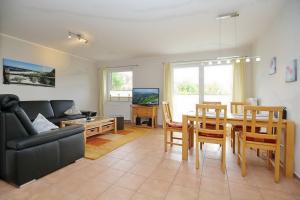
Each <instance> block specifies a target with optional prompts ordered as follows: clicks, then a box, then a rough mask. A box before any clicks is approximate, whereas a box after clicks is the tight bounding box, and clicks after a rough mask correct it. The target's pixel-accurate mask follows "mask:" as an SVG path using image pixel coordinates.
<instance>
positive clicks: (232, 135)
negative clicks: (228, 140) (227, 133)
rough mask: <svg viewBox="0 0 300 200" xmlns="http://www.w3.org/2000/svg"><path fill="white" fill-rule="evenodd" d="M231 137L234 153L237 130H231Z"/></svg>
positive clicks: (233, 151)
mask: <svg viewBox="0 0 300 200" xmlns="http://www.w3.org/2000/svg"><path fill="white" fill-rule="evenodd" d="M231 137H232V153H233V154H235V131H234V130H233V129H232V130H231Z"/></svg>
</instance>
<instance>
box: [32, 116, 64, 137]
mask: <svg viewBox="0 0 300 200" xmlns="http://www.w3.org/2000/svg"><path fill="white" fill-rule="evenodd" d="M32 125H33V127H34V128H35V130H36V131H37V132H38V133H41V132H45V131H50V130H52V129H57V128H58V126H56V125H54V124H53V123H52V122H50V121H48V120H47V119H46V118H45V117H44V116H43V115H42V114H41V113H39V114H38V116H37V117H36V119H35V120H34V121H33V122H32Z"/></svg>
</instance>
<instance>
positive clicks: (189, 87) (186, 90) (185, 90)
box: [176, 81, 199, 95]
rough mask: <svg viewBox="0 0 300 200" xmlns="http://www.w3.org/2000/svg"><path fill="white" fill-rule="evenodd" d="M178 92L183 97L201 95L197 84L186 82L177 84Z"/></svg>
mask: <svg viewBox="0 0 300 200" xmlns="http://www.w3.org/2000/svg"><path fill="white" fill-rule="evenodd" d="M176 92H177V93H178V94H181V95H197V94H199V86H198V85H197V84H196V83H190V82H187V81H184V82H181V83H179V84H177V87H176Z"/></svg>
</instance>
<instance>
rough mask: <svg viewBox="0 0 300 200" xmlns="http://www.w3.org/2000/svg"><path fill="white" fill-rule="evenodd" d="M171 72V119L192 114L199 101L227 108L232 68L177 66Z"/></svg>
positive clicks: (229, 99) (230, 89)
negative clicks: (214, 103) (219, 102)
mask: <svg viewBox="0 0 300 200" xmlns="http://www.w3.org/2000/svg"><path fill="white" fill-rule="evenodd" d="M173 67H174V70H173V116H174V120H176V121H181V120H182V114H184V113H188V112H190V111H195V106H196V104H198V103H200V102H202V101H213V102H216V101H221V102H222V104H225V105H229V103H230V101H231V98H232V97H231V96H232V80H233V74H232V65H215V66H214V65H208V66H201V65H200V64H177V65H175V66H173Z"/></svg>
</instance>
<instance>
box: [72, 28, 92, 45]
mask: <svg viewBox="0 0 300 200" xmlns="http://www.w3.org/2000/svg"><path fill="white" fill-rule="evenodd" d="M73 36H74V38H76V39H78V40H79V42H82V43H84V44H87V43H88V42H89V41H88V40H87V39H86V38H84V37H83V35H82V34H79V33H73V32H71V31H69V33H68V38H69V39H71V38H73Z"/></svg>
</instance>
